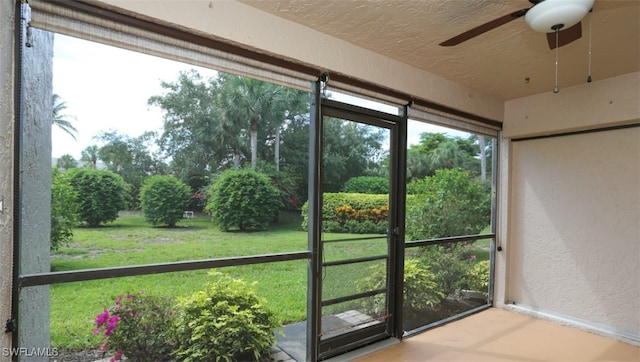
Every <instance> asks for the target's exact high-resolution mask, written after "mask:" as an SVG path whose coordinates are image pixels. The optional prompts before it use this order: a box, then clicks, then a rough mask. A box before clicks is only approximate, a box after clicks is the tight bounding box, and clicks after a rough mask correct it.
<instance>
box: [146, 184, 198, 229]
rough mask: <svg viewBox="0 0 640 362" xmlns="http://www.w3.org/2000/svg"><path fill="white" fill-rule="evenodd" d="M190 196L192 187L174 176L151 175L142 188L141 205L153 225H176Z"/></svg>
mask: <svg viewBox="0 0 640 362" xmlns="http://www.w3.org/2000/svg"><path fill="white" fill-rule="evenodd" d="M190 198H191V188H190V187H189V186H187V185H186V184H185V183H184V182H182V181H180V180H178V179H177V178H175V177H173V176H160V175H158V176H151V177H149V178H148V179H147V180H146V181H145V182H144V184H143V185H142V188H141V189H140V206H141V207H142V212H143V213H144V218H145V220H147V221H148V222H150V223H151V224H152V225H167V226H169V227H174V226H176V223H177V222H178V221H180V220H181V219H182V216H183V213H184V210H185V207H186V206H187V204H188V203H189V199H190Z"/></svg>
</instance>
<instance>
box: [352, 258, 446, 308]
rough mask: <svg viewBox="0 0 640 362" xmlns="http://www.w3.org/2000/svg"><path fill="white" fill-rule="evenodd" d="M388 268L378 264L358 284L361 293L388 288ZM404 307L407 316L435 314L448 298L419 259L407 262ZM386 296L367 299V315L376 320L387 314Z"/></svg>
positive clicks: (410, 259) (411, 259) (381, 295)
mask: <svg viewBox="0 0 640 362" xmlns="http://www.w3.org/2000/svg"><path fill="white" fill-rule="evenodd" d="M386 273H387V268H386V265H385V264H383V263H378V264H376V265H374V266H372V267H371V268H370V273H369V276H368V277H366V278H363V279H361V280H359V281H357V282H356V285H357V288H358V291H359V292H368V291H371V290H376V289H384V288H386V287H387V285H386V281H387V277H386ZM403 293H404V303H403V308H404V311H405V313H419V312H424V311H427V310H432V309H433V308H434V307H436V306H437V305H438V304H440V301H441V300H442V299H443V298H444V295H443V294H442V293H441V292H440V291H439V290H438V284H437V283H436V280H435V275H433V273H432V272H431V271H430V270H429V267H428V266H427V265H425V264H424V263H422V262H421V261H420V260H419V259H416V258H407V259H406V260H405V265H404V291H403ZM385 298H386V294H376V295H375V296H373V297H372V298H367V299H365V302H364V304H363V305H362V308H363V311H365V312H366V313H368V314H370V315H373V316H382V315H385V314H386V313H388V312H389V311H387V310H385V303H386V301H385Z"/></svg>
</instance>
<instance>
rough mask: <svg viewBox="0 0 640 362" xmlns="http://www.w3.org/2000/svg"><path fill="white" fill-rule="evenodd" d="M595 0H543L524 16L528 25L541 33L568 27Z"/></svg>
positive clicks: (574, 22) (591, 5)
mask: <svg viewBox="0 0 640 362" xmlns="http://www.w3.org/2000/svg"><path fill="white" fill-rule="evenodd" d="M594 2H595V0H544V1H542V2H540V3H538V4H536V5H535V6H534V7H532V8H531V9H529V11H527V14H526V15H525V16H524V19H525V21H526V22H527V24H528V25H529V27H530V28H531V29H533V30H535V31H539V32H541V33H551V32H554V31H556V29H561V28H565V29H566V28H569V27H571V26H573V25H575V24H577V23H579V22H580V20H582V18H584V17H585V16H586V15H587V13H589V11H590V10H591V8H593V3H594Z"/></svg>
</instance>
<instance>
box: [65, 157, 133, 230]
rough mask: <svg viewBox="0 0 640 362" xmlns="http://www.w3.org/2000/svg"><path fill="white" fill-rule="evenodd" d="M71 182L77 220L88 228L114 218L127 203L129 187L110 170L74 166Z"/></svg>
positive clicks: (71, 172)
mask: <svg viewBox="0 0 640 362" xmlns="http://www.w3.org/2000/svg"><path fill="white" fill-rule="evenodd" d="M69 172H70V177H71V185H73V189H74V190H75V192H76V193H77V194H78V202H79V205H78V219H79V220H80V221H81V222H84V223H86V224H87V225H88V226H89V227H97V226H99V225H100V224H106V223H107V222H110V221H114V220H115V219H117V218H118V212H119V211H120V210H123V209H124V208H125V207H126V205H127V195H128V193H129V187H128V185H127V183H125V182H124V180H123V179H122V177H121V176H120V175H118V174H116V173H114V172H111V171H107V170H95V169H77V170H76V169H74V170H72V171H69Z"/></svg>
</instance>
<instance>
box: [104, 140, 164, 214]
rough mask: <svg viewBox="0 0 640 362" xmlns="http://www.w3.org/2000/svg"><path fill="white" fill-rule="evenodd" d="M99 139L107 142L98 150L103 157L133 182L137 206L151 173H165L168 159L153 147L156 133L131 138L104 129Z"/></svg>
mask: <svg viewBox="0 0 640 362" xmlns="http://www.w3.org/2000/svg"><path fill="white" fill-rule="evenodd" d="M95 138H96V139H97V140H99V141H101V142H102V143H104V145H103V146H102V147H100V149H99V150H98V155H99V156H100V160H102V161H103V162H104V163H105V165H106V166H107V169H109V170H110V171H113V172H115V173H117V174H119V175H120V176H122V178H123V179H124V181H125V182H126V183H128V184H129V185H130V188H129V191H130V193H131V195H130V196H131V197H130V200H131V201H132V202H133V204H131V205H130V206H131V207H132V208H137V207H138V205H137V201H138V193H139V191H140V188H141V187H142V184H143V182H144V180H145V179H146V178H147V177H148V176H151V175H159V174H163V173H165V165H164V162H163V161H162V160H160V159H159V157H158V156H157V155H154V154H153V152H152V150H151V147H152V146H153V145H154V143H155V139H156V134H155V133H154V132H145V133H143V134H142V135H140V136H137V137H131V136H128V135H122V134H119V133H118V132H115V131H110V132H101V133H99V134H98V135H97V136H96V137H95Z"/></svg>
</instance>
